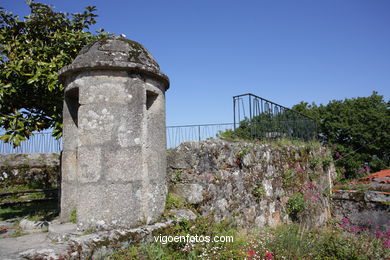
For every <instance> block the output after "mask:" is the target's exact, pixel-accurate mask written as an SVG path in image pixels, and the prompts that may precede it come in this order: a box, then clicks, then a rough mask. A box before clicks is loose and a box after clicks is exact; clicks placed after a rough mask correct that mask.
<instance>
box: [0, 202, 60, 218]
mask: <svg viewBox="0 0 390 260" xmlns="http://www.w3.org/2000/svg"><path fill="white" fill-rule="evenodd" d="M58 212H59V209H58V203H57V201H43V202H35V203H26V204H18V205H15V206H10V207H6V208H0V220H7V219H11V218H19V217H25V216H28V217H29V218H30V219H32V220H48V221H50V220H52V219H54V218H55V217H56V216H58Z"/></svg>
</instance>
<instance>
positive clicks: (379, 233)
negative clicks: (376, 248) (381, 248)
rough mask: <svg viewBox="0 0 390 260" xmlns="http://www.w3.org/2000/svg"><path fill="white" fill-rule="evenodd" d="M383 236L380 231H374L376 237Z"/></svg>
mask: <svg viewBox="0 0 390 260" xmlns="http://www.w3.org/2000/svg"><path fill="white" fill-rule="evenodd" d="M382 237H383V233H382V232H380V231H377V232H376V238H378V239H381V238H382Z"/></svg>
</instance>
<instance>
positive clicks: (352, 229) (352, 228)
mask: <svg viewBox="0 0 390 260" xmlns="http://www.w3.org/2000/svg"><path fill="white" fill-rule="evenodd" d="M356 230H357V228H356V227H351V229H350V230H349V231H351V232H356Z"/></svg>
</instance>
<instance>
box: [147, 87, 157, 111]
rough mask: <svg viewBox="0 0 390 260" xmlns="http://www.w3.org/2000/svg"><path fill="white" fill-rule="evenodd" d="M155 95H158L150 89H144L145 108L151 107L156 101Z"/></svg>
mask: <svg viewBox="0 0 390 260" xmlns="http://www.w3.org/2000/svg"><path fill="white" fill-rule="evenodd" d="M157 97H158V94H157V93H155V92H153V91H150V90H147V91H146V109H147V110H149V109H150V108H151V107H152V105H153V104H154V102H155V101H156V99H157Z"/></svg>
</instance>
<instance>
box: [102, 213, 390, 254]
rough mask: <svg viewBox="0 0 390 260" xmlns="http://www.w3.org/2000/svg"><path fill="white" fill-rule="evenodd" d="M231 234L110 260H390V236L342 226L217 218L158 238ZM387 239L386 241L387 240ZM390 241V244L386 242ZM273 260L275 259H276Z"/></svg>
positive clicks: (146, 248)
mask: <svg viewBox="0 0 390 260" xmlns="http://www.w3.org/2000/svg"><path fill="white" fill-rule="evenodd" d="M187 234H189V235H192V236H195V235H197V236H201V235H208V236H211V237H214V236H216V235H218V236H222V235H228V236H232V237H233V238H234V241H233V242H232V243H216V242H210V243H201V242H199V243H185V242H177V243H175V242H172V243H166V244H163V243H161V242H158V241H155V240H152V241H150V242H145V243H139V244H134V245H132V246H130V247H128V248H126V249H122V250H117V251H115V252H114V253H113V254H112V255H111V256H109V257H107V258H106V259H111V260H122V259H128V260H129V259H145V260H148V259H387V258H389V257H390V248H388V247H390V245H389V241H390V231H388V232H387V233H385V234H386V235H384V236H383V237H381V238H378V237H377V236H375V234H369V233H366V232H363V231H361V232H349V230H348V229H345V228H342V227H341V226H340V224H339V223H335V222H333V223H328V224H327V225H326V226H324V227H321V228H318V229H313V230H307V229H305V228H304V227H303V226H300V225H298V224H291V225H282V226H279V227H277V228H264V229H261V230H260V229H257V230H254V229H251V230H248V229H244V228H240V227H238V226H235V225H233V224H232V223H229V222H221V223H214V222H213V220H212V217H199V218H198V219H197V220H195V221H194V222H183V223H178V224H176V225H174V226H171V227H168V228H165V229H163V230H160V232H158V233H156V234H154V236H155V237H156V236H168V235H169V236H185V235H187ZM386 239H387V240H386ZM386 241H387V242H386ZM271 257H272V258H271Z"/></svg>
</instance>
